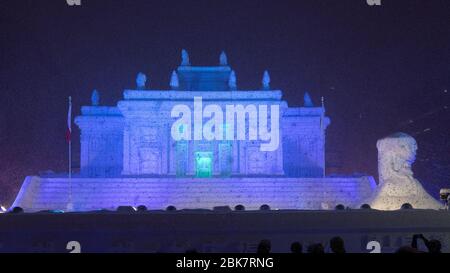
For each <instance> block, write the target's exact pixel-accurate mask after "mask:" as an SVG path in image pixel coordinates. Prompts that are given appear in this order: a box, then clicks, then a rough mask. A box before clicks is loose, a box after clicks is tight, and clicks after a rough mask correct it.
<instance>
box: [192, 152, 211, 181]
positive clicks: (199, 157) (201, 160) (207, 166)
mask: <svg viewBox="0 0 450 273" xmlns="http://www.w3.org/2000/svg"><path fill="white" fill-rule="evenodd" d="M212 159H213V154H212V152H196V153H195V170H196V171H195V174H196V177H199V178H208V177H212V163H213V160H212Z"/></svg>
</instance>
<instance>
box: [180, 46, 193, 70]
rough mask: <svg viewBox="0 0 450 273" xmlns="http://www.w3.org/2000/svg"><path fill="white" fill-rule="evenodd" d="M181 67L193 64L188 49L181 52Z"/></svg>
mask: <svg viewBox="0 0 450 273" xmlns="http://www.w3.org/2000/svg"><path fill="white" fill-rule="evenodd" d="M181 65H182V66H186V65H191V62H190V61H189V54H188V52H187V51H186V49H182V50H181Z"/></svg>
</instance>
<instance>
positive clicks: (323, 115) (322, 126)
mask: <svg viewBox="0 0 450 273" xmlns="http://www.w3.org/2000/svg"><path fill="white" fill-rule="evenodd" d="M321 102H322V115H321V116H320V129H321V133H322V135H323V153H322V154H323V171H322V176H323V177H325V174H326V173H325V168H326V165H325V164H326V162H325V161H326V158H325V151H326V149H325V130H324V125H323V123H324V121H325V120H324V119H325V99H324V98H323V97H322V98H321Z"/></svg>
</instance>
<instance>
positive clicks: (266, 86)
mask: <svg viewBox="0 0 450 273" xmlns="http://www.w3.org/2000/svg"><path fill="white" fill-rule="evenodd" d="M262 87H263V89H264V90H269V89H270V75H269V71H267V70H265V71H264V74H263V78H262Z"/></svg>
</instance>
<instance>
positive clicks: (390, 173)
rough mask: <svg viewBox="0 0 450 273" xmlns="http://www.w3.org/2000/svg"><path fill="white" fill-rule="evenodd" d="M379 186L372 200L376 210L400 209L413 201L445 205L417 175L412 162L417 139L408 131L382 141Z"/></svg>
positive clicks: (421, 205) (432, 206)
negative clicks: (427, 190)
mask: <svg viewBox="0 0 450 273" xmlns="http://www.w3.org/2000/svg"><path fill="white" fill-rule="evenodd" d="M377 149H378V174H379V185H378V187H377V189H376V190H375V193H374V196H373V198H372V200H371V201H370V202H369V203H370V204H371V206H372V207H373V208H375V209H381V210H396V209H399V208H400V207H401V206H402V205H403V204H405V203H409V204H411V205H412V206H413V208H421V209H439V208H440V207H441V204H440V203H439V202H438V201H437V200H436V199H434V198H433V197H432V196H431V195H429V194H428V193H427V192H426V191H425V189H424V188H423V187H422V185H421V184H420V182H419V181H418V180H417V179H415V178H414V174H413V171H412V164H413V163H414V161H415V159H416V152H417V142H416V140H415V139H414V138H413V137H412V136H410V135H408V134H405V133H395V134H392V135H390V136H388V137H385V138H383V139H380V140H378V142H377Z"/></svg>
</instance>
